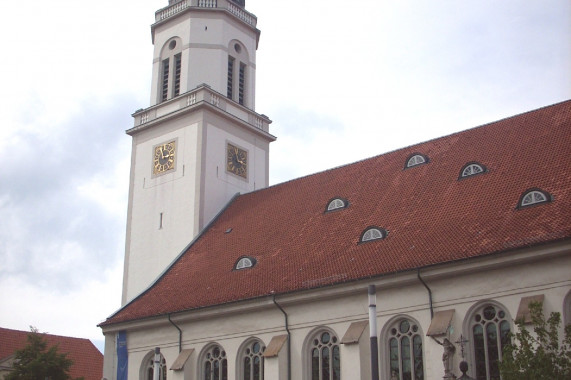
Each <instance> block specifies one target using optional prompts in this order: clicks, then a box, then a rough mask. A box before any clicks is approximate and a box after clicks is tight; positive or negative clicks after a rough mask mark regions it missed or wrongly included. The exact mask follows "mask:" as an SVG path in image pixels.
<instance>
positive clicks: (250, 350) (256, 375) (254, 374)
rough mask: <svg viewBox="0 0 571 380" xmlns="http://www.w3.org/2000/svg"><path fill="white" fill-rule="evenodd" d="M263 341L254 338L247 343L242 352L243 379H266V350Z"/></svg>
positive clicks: (240, 358)
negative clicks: (264, 355)
mask: <svg viewBox="0 0 571 380" xmlns="http://www.w3.org/2000/svg"><path fill="white" fill-rule="evenodd" d="M265 349H266V347H265V346H264V344H263V343H262V341H260V340H258V339H254V340H252V341H250V342H248V343H247V344H246V346H245V347H244V349H242V351H241V353H240V357H239V358H238V360H240V361H241V363H240V364H241V366H242V367H241V371H240V373H241V375H242V377H240V379H241V380H264V357H263V354H264V350H265Z"/></svg>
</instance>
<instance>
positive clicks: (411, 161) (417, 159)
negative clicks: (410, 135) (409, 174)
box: [405, 153, 428, 169]
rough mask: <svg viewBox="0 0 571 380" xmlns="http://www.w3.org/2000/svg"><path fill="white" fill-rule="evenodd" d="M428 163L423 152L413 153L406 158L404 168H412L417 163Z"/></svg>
mask: <svg viewBox="0 0 571 380" xmlns="http://www.w3.org/2000/svg"><path fill="white" fill-rule="evenodd" d="M427 163H428V157H426V156H425V155H424V154H420V153H415V154H413V155H412V156H410V157H409V158H408V160H406V166H405V169H408V168H412V167H414V166H418V165H424V164H427Z"/></svg>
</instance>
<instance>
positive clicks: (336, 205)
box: [325, 198, 349, 211]
mask: <svg viewBox="0 0 571 380" xmlns="http://www.w3.org/2000/svg"><path fill="white" fill-rule="evenodd" d="M348 205H349V202H348V201H347V200H346V199H342V198H333V199H332V200H330V201H329V203H327V209H326V210H325V211H334V210H339V209H342V208H346V207H347V206H348Z"/></svg>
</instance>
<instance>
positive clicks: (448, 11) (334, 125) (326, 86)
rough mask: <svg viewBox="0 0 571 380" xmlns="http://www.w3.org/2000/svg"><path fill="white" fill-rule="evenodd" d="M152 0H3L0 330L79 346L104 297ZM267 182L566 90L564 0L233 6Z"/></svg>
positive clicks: (117, 269) (94, 331) (121, 226)
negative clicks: (251, 26) (243, 24)
mask: <svg viewBox="0 0 571 380" xmlns="http://www.w3.org/2000/svg"><path fill="white" fill-rule="evenodd" d="M167 4H168V1H167V0H121V1H117V0H99V1H96V2H86V1H75V0H51V1H45V0H27V1H14V0H12V1H4V2H3V3H2V6H1V9H2V13H3V15H4V20H3V22H2V23H0V32H1V33H2V35H3V36H4V38H3V44H2V49H1V50H0V58H1V66H0V67H1V70H0V78H1V83H2V88H3V90H2V91H1V93H0V162H1V165H0V326H1V327H6V328H12V329H21V330H27V329H28V328H29V325H33V326H36V327H37V328H38V329H39V330H40V331H46V332H49V333H53V334H60V335H70V336H77V337H84V338H89V339H92V340H93V341H95V342H96V343H97V344H100V342H101V341H102V339H103V337H102V335H101V332H100V330H99V329H98V328H97V327H96V324H97V323H99V322H101V321H102V320H104V319H105V318H106V317H107V316H108V315H110V314H111V313H112V312H114V311H115V310H116V309H117V308H118V307H119V305H120V298H121V280H122V269H123V263H122V260H123V254H124V238H125V236H124V234H125V218H126V210H127V188H128V173H129V158H130V137H129V136H127V135H125V133H124V131H125V130H126V129H128V128H130V126H132V118H131V116H130V115H131V113H132V112H134V111H135V110H136V109H138V108H144V107H147V106H148V105H149V98H150V82H151V79H150V75H151V62H152V44H151V38H150V28H149V26H150V25H151V24H152V23H153V21H154V12H155V11H156V10H157V9H159V8H162V7H164V6H166V5H167ZM246 5H247V9H248V10H250V11H251V12H253V13H254V14H256V15H257V16H258V28H259V29H261V30H262V36H261V40H260V45H259V50H258V55H257V78H256V81H257V99H256V110H257V111H258V112H259V113H264V114H266V115H268V116H269V117H270V118H271V119H272V120H273V121H274V122H273V124H272V125H271V132H272V133H273V134H274V135H276V136H277V137H278V140H277V141H276V142H274V143H273V144H272V146H271V157H270V165H271V166H270V175H271V183H272V184H275V183H279V182H282V181H284V180H288V179H291V178H295V177H299V176H302V175H305V174H309V173H313V172H316V171H320V170H324V169H327V168H330V167H333V166H338V165H342V164H345V163H349V162H352V161H356V160H359V159H362V158H366V157H370V156H373V155H377V154H380V153H384V152H387V151H391V150H394V149H398V148H401V147H404V146H408V145H412V144H415V143H418V142H422V141H426V140H428V139H432V138H436V137H440V136H443V135H447V134H450V133H453V132H456V131H459V130H463V129H467V128H471V127H475V126H478V125H481V124H484V123H487V122H491V121H495V120H498V119H501V118H504V117H508V116H511V115H514V114H517V113H521V112H525V111H528V110H532V109H535V108H539V107H542V106H546V105H549V104H553V103H557V102H560V101H563V100H566V99H569V98H571V2H570V1H569V0H503V1H495V0H494V1H489V0H463V1H455V0H449V1H444V0H431V1H425V0H411V1H389V0H387V1H378V0H355V1H346V0H344V1H341V0H329V1H325V0H311V1H308V0H290V1H268V0H247V2H246Z"/></svg>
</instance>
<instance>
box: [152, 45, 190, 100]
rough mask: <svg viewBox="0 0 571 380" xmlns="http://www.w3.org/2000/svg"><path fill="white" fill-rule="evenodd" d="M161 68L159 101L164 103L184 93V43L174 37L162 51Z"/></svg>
mask: <svg viewBox="0 0 571 380" xmlns="http://www.w3.org/2000/svg"><path fill="white" fill-rule="evenodd" d="M160 63H161V65H160V68H159V77H158V83H157V85H158V87H157V101H158V102H164V101H167V100H169V99H171V98H173V97H175V96H179V95H180V93H181V91H184V86H183V84H182V82H181V76H182V70H183V68H182V43H181V40H180V38H178V37H173V38H171V39H170V40H168V41H167V42H166V43H165V44H164V46H163V48H162V49H161V58H160Z"/></svg>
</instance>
